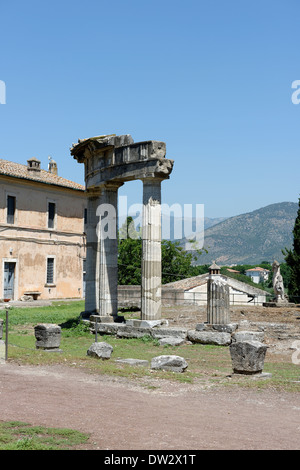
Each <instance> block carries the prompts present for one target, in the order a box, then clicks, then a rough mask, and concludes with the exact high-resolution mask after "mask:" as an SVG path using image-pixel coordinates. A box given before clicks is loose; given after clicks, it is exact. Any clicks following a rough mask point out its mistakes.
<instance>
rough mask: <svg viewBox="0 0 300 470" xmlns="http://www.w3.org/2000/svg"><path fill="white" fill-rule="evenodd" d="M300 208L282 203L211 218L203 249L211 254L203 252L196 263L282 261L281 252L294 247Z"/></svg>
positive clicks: (206, 227) (220, 263) (229, 263)
mask: <svg viewBox="0 0 300 470" xmlns="http://www.w3.org/2000/svg"><path fill="white" fill-rule="evenodd" d="M298 207H299V206H298V203H294V202H281V203H277V204H271V205H269V206H266V207H262V208H261V209H258V210H255V211H253V212H248V213H246V214H241V215H237V216H235V217H230V218H227V219H223V220H221V221H220V219H208V220H207V223H205V224H204V248H206V249H207V251H208V253H207V254H206V253H203V254H202V255H201V256H200V257H199V259H198V261H197V264H208V263H212V261H213V260H215V261H216V262H217V263H218V264H219V265H221V266H222V265H231V264H258V263H261V262H262V261H269V262H271V263H272V262H273V261H274V259H276V260H277V261H279V262H282V261H283V260H284V256H283V254H282V252H281V250H282V249H284V248H286V247H287V248H290V247H291V246H292V244H293V234H292V232H293V228H294V224H295V219H296V217H297V211H298ZM214 222H216V223H214ZM181 244H182V245H184V241H181Z"/></svg>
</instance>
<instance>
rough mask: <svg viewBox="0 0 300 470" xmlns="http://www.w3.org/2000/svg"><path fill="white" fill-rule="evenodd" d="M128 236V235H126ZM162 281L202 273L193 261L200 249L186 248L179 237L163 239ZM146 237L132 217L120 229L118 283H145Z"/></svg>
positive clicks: (170, 280) (163, 282) (176, 279)
mask: <svg viewBox="0 0 300 470" xmlns="http://www.w3.org/2000/svg"><path fill="white" fill-rule="evenodd" d="M126 236H127V238H126ZM161 252H162V284H166V283H168V282H173V281H178V280H180V279H184V278H186V277H191V276H195V275H197V274H199V269H198V267H197V266H193V265H192V263H193V261H194V259H195V257H196V256H197V255H199V254H200V253H201V251H200V250H197V249H195V250H194V251H193V252H187V251H185V250H184V249H183V248H182V247H181V246H180V243H179V241H175V242H172V241H170V240H162V243H161ZM141 259H142V239H141V234H140V232H137V231H136V230H135V228H134V223H133V219H132V217H127V220H126V222H124V224H123V225H122V227H121V228H120V230H119V240H118V283H119V284H120V285H140V284H141Z"/></svg>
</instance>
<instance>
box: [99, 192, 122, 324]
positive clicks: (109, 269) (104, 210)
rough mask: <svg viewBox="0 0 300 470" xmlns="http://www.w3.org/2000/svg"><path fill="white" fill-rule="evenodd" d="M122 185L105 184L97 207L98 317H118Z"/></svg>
mask: <svg viewBox="0 0 300 470" xmlns="http://www.w3.org/2000/svg"><path fill="white" fill-rule="evenodd" d="M121 185H122V183H106V184H105V185H104V186H103V188H102V195H101V205H100V206H99V207H98V209H97V210H98V212H97V214H98V216H99V224H98V230H97V232H98V240H99V272H98V276H99V315H100V316H104V317H105V316H109V315H112V316H113V317H117V315H118V237H117V229H118V227H117V222H118V188H119V187H120V186H121Z"/></svg>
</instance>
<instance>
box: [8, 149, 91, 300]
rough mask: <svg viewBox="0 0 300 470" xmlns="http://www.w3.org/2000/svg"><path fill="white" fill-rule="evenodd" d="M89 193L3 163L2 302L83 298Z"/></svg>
mask: <svg viewBox="0 0 300 470" xmlns="http://www.w3.org/2000/svg"><path fill="white" fill-rule="evenodd" d="M85 211H86V196H85V192H84V187H83V186H82V185H80V184H77V183H74V182H72V181H69V180H67V179H64V178H62V177H60V176H58V175H57V165H56V163H55V162H54V161H53V160H51V161H50V163H49V169H48V171H46V170H43V169H41V162H40V161H39V160H37V159H36V158H31V159H30V160H28V161H27V165H21V164H19V163H14V162H10V161H7V160H0V230H1V232H0V240H1V243H0V260H1V272H0V298H3V299H4V298H8V299H11V300H19V299H21V298H24V296H31V297H33V298H34V299H37V298H38V299H55V298H57V299H58V298H82V297H83V296H84V274H83V267H84V260H85V234H84V216H85V213H86V212H85Z"/></svg>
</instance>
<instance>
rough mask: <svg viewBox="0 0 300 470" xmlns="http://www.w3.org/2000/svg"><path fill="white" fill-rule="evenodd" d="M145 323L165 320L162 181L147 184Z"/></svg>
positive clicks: (143, 257) (144, 222) (145, 205)
mask: <svg viewBox="0 0 300 470" xmlns="http://www.w3.org/2000/svg"><path fill="white" fill-rule="evenodd" d="M142 239H143V247H142V290H141V295H142V297H141V319H142V320H159V319H160V318H161V180H160V179H153V178H149V179H144V180H143V228H142Z"/></svg>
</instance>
